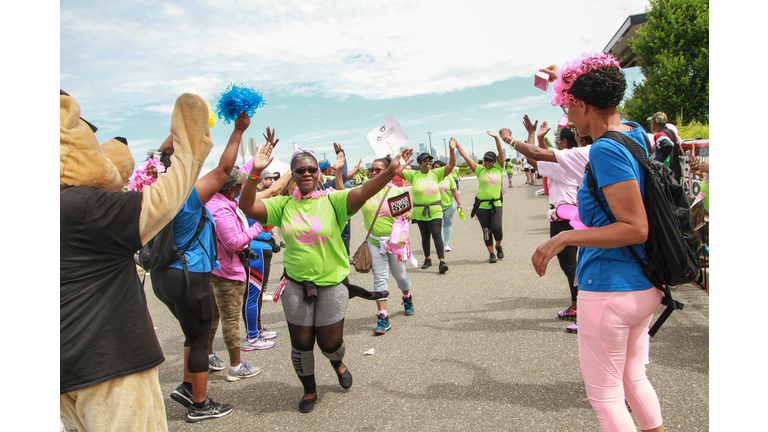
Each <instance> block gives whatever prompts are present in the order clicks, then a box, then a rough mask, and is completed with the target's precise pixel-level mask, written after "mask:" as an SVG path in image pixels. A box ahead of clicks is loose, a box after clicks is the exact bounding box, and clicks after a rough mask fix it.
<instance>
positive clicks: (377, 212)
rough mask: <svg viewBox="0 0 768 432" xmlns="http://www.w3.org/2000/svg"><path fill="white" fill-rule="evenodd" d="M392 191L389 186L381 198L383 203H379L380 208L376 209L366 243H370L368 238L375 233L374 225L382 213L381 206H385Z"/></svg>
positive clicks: (366, 236)
mask: <svg viewBox="0 0 768 432" xmlns="http://www.w3.org/2000/svg"><path fill="white" fill-rule="evenodd" d="M390 189H392V188H391V187H389V186H387V190H386V191H384V196H382V197H381V202H380V203H379V208H377V209H376V214H374V215H373V221H371V227H370V228H368V234H366V235H365V241H364V242H363V243H365V242H367V241H368V237H370V235H371V231H373V225H374V224H375V223H376V219H377V218H378V217H379V212H380V211H381V206H382V205H383V204H384V201H385V200H386V199H387V194H388V193H389V190H390Z"/></svg>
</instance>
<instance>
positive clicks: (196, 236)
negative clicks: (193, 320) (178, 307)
mask: <svg viewBox="0 0 768 432" xmlns="http://www.w3.org/2000/svg"><path fill="white" fill-rule="evenodd" d="M206 223H208V215H206V214H205V206H203V208H202V209H201V210H200V222H198V223H197V230H195V234H194V235H193V236H192V238H191V239H190V240H189V242H187V245H186V246H185V247H184V250H183V251H181V252H179V253H178V255H179V260H180V261H181V268H182V269H183V270H184V279H185V280H186V282H187V294H186V297H185V300H184V310H183V311H182V312H181V317H180V318H179V322H183V321H184V315H186V313H187V305H189V293H190V292H191V291H192V290H191V289H190V287H189V267H187V257H186V256H185V253H186V252H187V249H189V247H190V246H191V245H192V242H193V241H195V240H197V242H198V243H200V246H201V247H203V251H205V247H204V246H203V243H201V242H200V238H199V236H200V233H201V232H202V231H203V229H204V228H205V224H206ZM214 235H215V234H214ZM205 254H206V255H208V251H205ZM209 258H210V256H209ZM211 267H213V265H211Z"/></svg>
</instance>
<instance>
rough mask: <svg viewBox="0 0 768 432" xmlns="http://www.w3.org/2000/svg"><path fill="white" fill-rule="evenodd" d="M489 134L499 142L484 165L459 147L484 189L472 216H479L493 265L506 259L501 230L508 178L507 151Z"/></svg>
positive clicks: (479, 194) (496, 137)
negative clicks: (503, 189)
mask: <svg viewBox="0 0 768 432" xmlns="http://www.w3.org/2000/svg"><path fill="white" fill-rule="evenodd" d="M487 133H488V135H490V136H492V137H493V138H494V140H496V150H497V151H498V153H494V152H492V151H489V152H486V153H485V155H483V164H482V165H478V164H476V163H475V161H473V160H472V158H470V157H469V155H468V154H467V152H465V151H464V149H462V148H461V146H458V145H457V146H456V147H457V148H458V149H459V153H460V154H461V156H462V157H463V158H464V160H466V161H467V163H468V164H469V169H470V170H472V172H474V173H475V175H476V176H477V181H478V182H479V183H480V187H479V189H478V191H477V195H476V196H475V203H474V205H473V206H472V216H473V217H474V216H475V215H477V220H478V221H479V222H480V226H481V227H482V228H483V241H484V242H485V247H486V248H488V253H489V254H490V257H489V258H488V262H489V263H495V262H496V261H497V257H498V259H501V258H504V251H503V250H502V249H501V239H502V237H503V232H502V229H501V221H502V212H501V182H502V178H503V176H504V168H502V167H503V166H504V151H503V150H502V148H501V140H500V139H499V135H498V134H497V133H496V132H494V131H490V130H489V131H487ZM494 240H496V253H495V254H494V253H493V242H494Z"/></svg>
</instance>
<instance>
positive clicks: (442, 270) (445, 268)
mask: <svg viewBox="0 0 768 432" xmlns="http://www.w3.org/2000/svg"><path fill="white" fill-rule="evenodd" d="M447 271H448V267H447V266H446V267H443V268H441V269H440V274H444V273H445V272H447Z"/></svg>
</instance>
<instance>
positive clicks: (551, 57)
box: [60, 0, 647, 103]
mask: <svg viewBox="0 0 768 432" xmlns="http://www.w3.org/2000/svg"><path fill="white" fill-rule="evenodd" d="M646 5H647V2H646V1H645V0H631V1H628V2H614V1H613V0H592V1H589V2H578V3H574V2H572V1H570V0H552V1H551V2H549V3H548V4H547V9H548V10H556V11H559V16H568V20H569V21H570V22H573V23H584V24H587V23H590V22H594V23H597V24H600V25H579V26H567V25H554V24H555V23H556V22H557V20H554V21H553V19H552V18H539V17H541V14H540V10H539V9H540V5H537V4H533V3H531V4H517V3H515V4H513V3H510V2H508V1H498V0H497V1H488V2H479V3H478V2H472V3H458V4H457V3H451V4H450V6H446V4H445V3H444V2H439V1H422V2H418V3H413V2H409V1H400V0H393V1H390V2H387V3H386V4H370V3H368V2H356V1H342V2H338V3H316V2H307V1H291V0H289V1H257V2H240V1H234V0H232V1H221V2H219V1H216V2H200V3H195V4H191V3H186V2H175V3H171V2H164V3H161V4H155V3H151V2H144V1H134V2H131V1H126V2H120V3H100V4H98V5H96V6H94V5H93V4H90V5H86V4H79V3H73V2H64V3H62V5H61V75H60V76H61V79H62V80H64V79H67V80H68V81H73V82H74V83H75V85H76V86H80V85H81V86H86V85H87V86H91V87H92V88H94V91H95V93H96V94H99V95H102V96H103V95H105V94H107V95H112V94H115V95H116V96H117V97H119V98H124V99H126V102H127V103H128V101H132V102H134V103H137V102H141V101H143V102H144V103H146V102H150V103H157V102H158V101H166V102H167V100H168V99H170V98H174V97H175V96H177V95H178V94H179V93H180V92H183V91H192V92H196V93H198V94H201V96H203V95H205V96H204V98H209V97H213V98H215V97H217V96H218V93H219V92H221V91H223V90H224V87H226V85H228V84H229V83H230V82H235V83H242V84H244V85H247V86H253V87H255V88H257V90H261V91H275V92H278V91H279V92H287V93H289V94H293V95H299V96H309V95H322V96H330V97H337V98H345V97H349V96H360V97H363V98H367V99H374V100H378V99H391V98H397V97H407V96H415V95H423V94H432V93H446V92H451V91H456V90H461V89H465V88H469V87H474V86H481V85H487V84H491V83H493V82H495V81H499V80H505V79H510V78H513V77H518V76H528V75H531V74H532V73H533V72H532V71H535V70H536V69H538V68H539V67H541V66H542V65H546V64H551V63H562V62H563V61H565V60H567V59H569V58H571V57H574V55H578V54H579V53H581V52H582V51H583V50H585V48H586V47H591V48H592V49H594V47H597V46H599V47H602V46H603V45H604V44H605V43H606V41H607V40H609V39H610V37H611V36H612V35H613V33H614V32H615V31H616V28H617V26H618V25H619V24H620V23H621V22H623V20H624V19H626V17H627V16H628V15H629V14H632V13H639V12H642V11H643V8H644V6H646ZM516 17H530V18H531V19H518V18H516ZM604 22H615V23H616V25H610V26H605V25H602V24H603V23H604ZM102 86H103V87H104V88H106V91H101V90H100V89H98V87H102Z"/></svg>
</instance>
